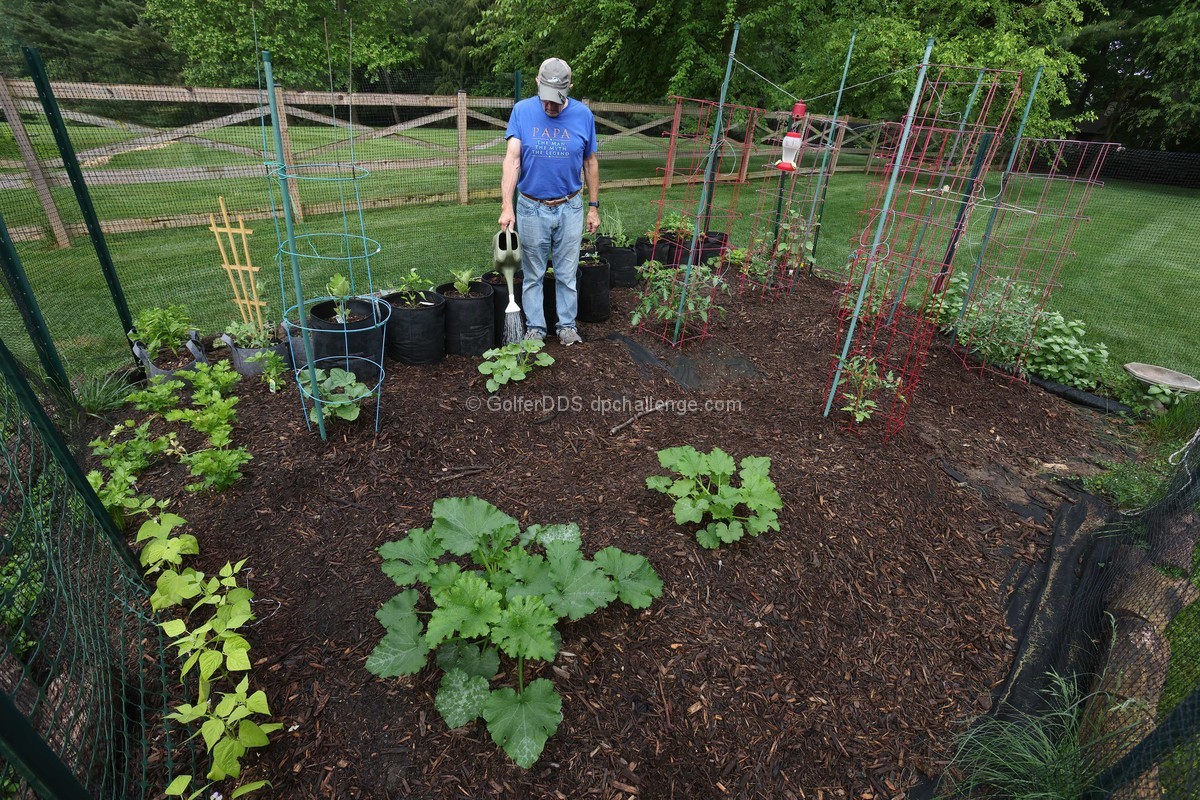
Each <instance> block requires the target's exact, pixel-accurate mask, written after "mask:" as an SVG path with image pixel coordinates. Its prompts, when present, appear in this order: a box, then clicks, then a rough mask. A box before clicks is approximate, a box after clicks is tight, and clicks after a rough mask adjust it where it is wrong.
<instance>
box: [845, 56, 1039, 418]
mask: <svg viewBox="0 0 1200 800" xmlns="http://www.w3.org/2000/svg"><path fill="white" fill-rule="evenodd" d="M932 49H933V40H932V39H930V40H929V42H928V43H927V45H926V50H925V55H924V57H923V58H922V62H921V68H920V70H919V72H918V75H917V83H916V86H915V88H914V91H913V96H912V101H911V103H910V105H909V110H908V113H907V114H906V115H905V117H904V120H903V122H901V123H888V125H887V126H886V127H885V130H884V131H883V136H881V148H882V149H883V151H884V152H885V153H886V157H887V165H888V166H887V170H886V172H885V173H884V174H882V175H880V176H879V177H878V178H877V179H876V181H875V183H874V185H873V187H872V188H871V189H870V190H869V191H870V194H871V196H872V198H873V199H872V200H871V201H870V202H869V204H868V209H867V211H866V212H865V215H864V216H865V219H864V223H865V224H864V230H863V232H862V233H861V234H860V236H859V237H858V239H857V242H856V243H855V244H856V248H855V250H854V251H853V252H852V253H851V260H850V277H849V279H848V280H847V281H846V283H845V285H844V286H843V287H842V288H841V289H840V290H838V291H837V292H836V293H835V297H836V302H835V305H834V314H835V316H836V318H837V319H838V322H839V329H840V337H839V338H840V339H841V346H840V347H839V350H838V353H837V354H836V355H835V356H834V357H833V358H832V360H831V363H830V380H829V386H828V392H827V395H826V400H825V409H824V415H825V416H830V414H831V413H834V412H837V414H838V417H839V419H843V420H844V421H845V422H846V423H847V424H848V425H850V426H851V427H858V426H860V425H878V424H879V421H878V420H872V417H874V416H875V415H879V416H881V417H884V418H885V419H884V420H883V422H882V427H883V434H884V437H885V438H890V437H891V436H894V435H895V434H896V433H898V432H899V431H900V430H901V429H902V428H903V427H904V420H905V417H906V415H907V413H908V409H909V408H910V407H911V404H912V403H913V402H914V399H915V396H916V391H917V388H918V386H919V383H920V378H921V372H922V370H923V368H924V365H925V362H926V360H927V358H928V352H929V347H930V344H931V343H932V340H933V337H934V334H935V333H936V331H937V328H938V323H937V319H938V317H939V314H940V313H941V308H942V305H943V304H944V302H945V295H946V290H947V288H948V287H949V286H950V285H951V282H952V280H953V274H954V268H955V266H956V262H957V261H959V260H960V259H961V260H965V258H966V257H967V255H968V253H969V251H970V247H969V246H964V245H965V244H966V243H969V241H970V237H969V235H968V234H969V232H970V224H971V212H972V211H973V210H974V209H975V207H976V206H977V205H978V204H979V203H980V202H981V201H982V200H983V198H984V196H985V188H986V179H987V175H988V168H989V166H990V165H991V163H992V161H993V160H994V158H995V155H996V152H997V151H998V148H999V146H1000V142H1001V140H1002V138H1003V135H1004V132H1005V130H1006V128H1007V126H1008V124H1009V121H1010V120H1011V117H1012V114H1013V109H1014V106H1015V104H1016V100H1017V97H1018V94H1019V92H1020V88H1021V75H1020V73H1018V72H1012V71H1008V70H992V69H979V68H977V67H960V66H951V65H934V64H931V63H930V55H931V54H932ZM835 402H836V403H837V404H838V405H836V406H835Z"/></svg>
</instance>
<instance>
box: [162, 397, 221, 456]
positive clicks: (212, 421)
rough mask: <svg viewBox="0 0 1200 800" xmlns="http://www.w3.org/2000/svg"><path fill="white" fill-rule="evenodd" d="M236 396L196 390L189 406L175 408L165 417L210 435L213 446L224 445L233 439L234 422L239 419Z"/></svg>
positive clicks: (209, 439)
mask: <svg viewBox="0 0 1200 800" xmlns="http://www.w3.org/2000/svg"><path fill="white" fill-rule="evenodd" d="M237 404H238V398H236V397H222V396H221V393H220V392H217V391H210V392H207V393H203V392H196V394H195V395H193V396H192V405H191V406H190V407H189V408H175V409H172V410H170V411H168V412H167V413H166V414H165V415H164V417H165V418H166V419H167V421H169V422H183V423H185V424H187V425H189V426H191V428H192V429H193V430H194V431H196V432H197V433H202V434H204V435H205V436H207V437H208V441H209V444H211V445H212V446H213V447H224V446H226V445H227V444H229V443H230V442H231V441H233V423H234V422H235V421H236V420H237V411H236V410H235V409H234V406H236V405H237Z"/></svg>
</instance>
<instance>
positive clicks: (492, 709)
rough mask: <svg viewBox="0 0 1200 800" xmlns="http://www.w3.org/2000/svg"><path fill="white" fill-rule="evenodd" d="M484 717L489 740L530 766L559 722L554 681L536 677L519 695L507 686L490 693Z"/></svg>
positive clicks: (560, 710)
mask: <svg viewBox="0 0 1200 800" xmlns="http://www.w3.org/2000/svg"><path fill="white" fill-rule="evenodd" d="M483 718H484V719H485V720H487V726H488V733H490V734H491V736H492V741H494V742H495V743H496V744H498V745H500V747H502V748H504V752H506V753H508V757H509V758H511V759H512V760H513V761H515V762H516V763H517V764H518V765H519V766H521V767H524V768H525V769H529V768H530V767H531V766H533V762H535V761H537V760H538V756H540V755H541V754H542V750H543V748H545V746H546V740H547V739H549V738H550V737H551V736H553V735H554V732H555V731H557V730H558V725H559V723H560V722H562V698H561V697H559V696H558V692H557V691H555V689H554V684H552V683H551V682H550V681H548V680H546V679H545V678H538V679H537V680H535V681H531V682H530V683H529V685H528V686H526V687H525V691H523V692H521V693H520V694H517V693H516V692H515V691H513V690H512V689H507V688H505V689H497V690H496V691H494V692H492V693H491V695H490V696H489V697H488V699H487V702H486V703H484V705H483Z"/></svg>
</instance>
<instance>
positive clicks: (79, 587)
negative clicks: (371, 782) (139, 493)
mask: <svg viewBox="0 0 1200 800" xmlns="http://www.w3.org/2000/svg"><path fill="white" fill-rule="evenodd" d="M0 350H2V352H0V376H2V377H0V797H5V798H22V799H24V798H34V797H42V798H49V797H56V798H65V797H72V798H80V797H95V798H118V797H119V798H150V797H160V796H162V791H163V789H164V788H165V787H166V786H167V785H168V784H169V783H170V781H171V780H172V777H173V776H174V775H179V774H192V773H195V772H196V769H195V767H196V765H195V763H194V761H193V756H194V752H193V743H192V742H189V741H188V738H189V736H190V732H189V731H186V730H182V729H181V728H179V727H178V726H176V725H175V724H174V723H171V722H170V721H169V720H167V719H166V717H165V714H166V713H167V712H168V710H169V709H168V704H169V702H170V701H171V700H172V699H173V698H174V697H175V695H176V694H177V692H178V691H179V679H178V672H175V674H174V677H172V676H171V673H170V671H169V670H168V664H169V663H170V662H171V659H170V657H169V654H168V652H167V644H168V643H167V640H166V637H165V635H164V634H163V632H162V631H161V629H159V627H158V621H159V620H158V619H157V618H156V615H155V614H154V613H152V612H151V609H150V602H149V598H150V592H149V590H148V589H147V587H146V586H145V584H144V583H143V582H142V581H141V577H140V575H139V571H138V570H137V568H136V565H135V564H133V563H132V562H131V561H130V560H128V558H127V557H126V555H125V553H127V552H128V551H127V550H125V549H124V546H123V544H118V543H117V542H118V540H119V535H118V534H115V529H114V528H113V527H112V523H111V521H110V520H107V519H105V518H104V516H103V515H104V513H105V512H104V511H103V508H99V509H98V511H99V513H97V510H96V507H97V506H98V501H96V502H95V504H89V502H88V500H87V498H86V497H85V494H84V493H83V492H81V491H80V489H79V488H78V486H79V484H78V480H79V479H81V478H82V473H81V472H79V468H78V467H77V466H76V465H75V464H74V462H73V461H72V460H71V456H70V454H69V453H68V452H67V450H66V446H65V445H64V444H63V443H62V441H61V439H59V438H58V437H57V434H56V433H55V432H54V430H53V429H52V428H50V427H49V422H48V418H47V417H45V415H44V413H42V412H41V408H40V406H38V405H37V400H36V399H35V398H34V396H33V394H32V393H31V391H30V390H29V387H28V385H27V384H25V383H24V382H23V381H22V380H21V379H20V378H19V376H17V375H16V374H15V372H14V371H13V367H14V365H13V363H12V362H11V361H10V360H9V358H10V357H9V355H8V352H7V350H6V349H3V348H0ZM93 499H94V498H93Z"/></svg>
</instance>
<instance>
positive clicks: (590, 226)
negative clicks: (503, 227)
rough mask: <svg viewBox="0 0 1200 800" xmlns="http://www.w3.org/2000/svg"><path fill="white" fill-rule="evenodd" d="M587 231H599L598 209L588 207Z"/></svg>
mask: <svg viewBox="0 0 1200 800" xmlns="http://www.w3.org/2000/svg"><path fill="white" fill-rule="evenodd" d="M501 219H503V217H501ZM587 230H588V233H595V232H596V231H598V230H600V210H599V209H598V208H595V207H592V206H588V213H587Z"/></svg>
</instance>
